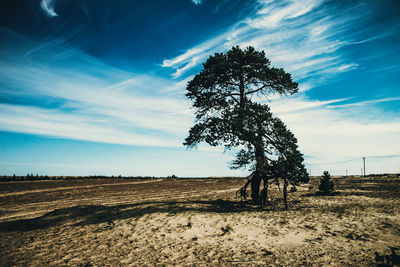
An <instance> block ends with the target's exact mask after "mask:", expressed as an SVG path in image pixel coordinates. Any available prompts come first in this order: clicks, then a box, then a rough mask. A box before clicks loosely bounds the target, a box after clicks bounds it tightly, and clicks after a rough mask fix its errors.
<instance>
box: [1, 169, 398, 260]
mask: <svg viewBox="0 0 400 267" xmlns="http://www.w3.org/2000/svg"><path fill="white" fill-rule="evenodd" d="M333 180H334V182H335V190H338V191H339V192H340V193H339V194H337V195H332V196H318V195H317V194H315V190H316V189H317V188H318V179H312V181H311V184H312V187H313V188H314V189H312V190H311V191H309V188H310V184H308V185H304V186H301V187H298V191H297V192H294V193H289V210H288V211H285V210H283V203H282V201H281V197H282V196H281V194H282V192H279V191H278V189H277V187H276V185H271V186H270V188H271V194H270V197H271V199H270V200H271V201H270V203H269V205H268V206H267V207H265V208H264V209H261V208H259V207H257V206H252V205H250V204H246V203H239V202H238V200H235V198H234V193H235V191H236V190H237V189H239V188H240V187H241V186H242V185H243V183H244V180H242V179H184V180H180V179H137V180H122V179H119V180H118V179H113V180H110V179H108V180H107V179H104V180H101V179H95V180H65V181H34V182H33V181H31V182H6V183H0V263H1V265H4V266H8V265H37V266H43V265H73V266H104V265H112V266H115V265H123V266H124V265H132V264H134V265H138V266H143V265H173V264H184V265H204V266H209V265H218V266H219V265H228V266H255V265H281V266H297V265H317V266H318V265H324V266H326V265H337V266H349V265H352V266H353V265H359V266H366V265H367V266H368V265H372V266H374V265H376V264H377V263H378V264H379V263H393V261H396V259H397V258H396V257H393V255H391V253H392V251H391V249H392V250H394V251H395V252H396V248H399V244H400V216H399V214H400V207H399V203H400V202H399V199H400V196H399V193H400V178H399V177H397V176H392V177H366V178H360V177H346V178H343V177H342V178H334V179H333ZM398 252H399V251H397V254H400V253H398ZM394 263H396V262H394Z"/></svg>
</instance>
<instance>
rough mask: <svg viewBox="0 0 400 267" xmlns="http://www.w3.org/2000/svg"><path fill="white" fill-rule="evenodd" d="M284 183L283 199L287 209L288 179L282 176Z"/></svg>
mask: <svg viewBox="0 0 400 267" xmlns="http://www.w3.org/2000/svg"><path fill="white" fill-rule="evenodd" d="M283 181H284V184H283V201H284V202H285V209H288V204H287V188H288V185H289V183H288V180H287V179H286V178H283Z"/></svg>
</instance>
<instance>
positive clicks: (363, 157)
mask: <svg viewBox="0 0 400 267" xmlns="http://www.w3.org/2000/svg"><path fill="white" fill-rule="evenodd" d="M362 159H363V162H364V177H365V157H363V158H362Z"/></svg>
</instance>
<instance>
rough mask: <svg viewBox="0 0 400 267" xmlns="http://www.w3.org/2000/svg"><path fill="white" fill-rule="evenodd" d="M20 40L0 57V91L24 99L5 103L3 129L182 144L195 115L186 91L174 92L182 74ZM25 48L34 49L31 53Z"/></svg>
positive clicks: (0, 123)
mask: <svg viewBox="0 0 400 267" xmlns="http://www.w3.org/2000/svg"><path fill="white" fill-rule="evenodd" d="M20 41H23V42H22V43H24V44H25V46H21V47H22V48H21V47H19V48H18V49H12V48H9V49H8V51H9V53H10V55H9V58H8V57H7V56H5V57H1V58H0V62H1V65H2V66H3V67H2V69H1V70H0V78H1V81H0V84H1V88H0V92H1V94H2V96H3V97H6V98H7V99H24V100H23V102H21V100H19V101H18V103H15V104H14V103H12V102H11V103H8V104H1V106H0V110H1V112H0V130H5V131H15V132H24V133H32V134H41V135H48V136H58V137H64V138H71V139H81V140H89V141H97V142H105V143H119V144H129V145H142V146H175V147H180V146H181V143H182V140H183V139H184V136H185V134H186V132H187V129H188V128H189V127H190V124H191V122H192V120H193V115H192V114H191V112H190V110H189V108H190V104H189V102H188V101H187V100H186V99H185V98H184V96H179V95H178V96H176V95H173V96H171V95H170V92H172V91H173V92H174V93H176V90H178V88H180V90H182V91H183V90H184V88H185V85H184V84H182V82H174V81H169V80H166V79H163V78H161V77H157V76H149V75H146V74H139V73H131V72H126V71H122V70H119V69H116V68H113V67H110V66H108V65H106V64H104V63H101V62H99V61H98V60H96V59H94V58H92V57H90V56H88V55H86V54H84V53H82V52H80V51H78V50H70V51H68V50H66V49H65V48H63V49H61V50H60V48H59V47H57V46H55V47H54V46H51V47H49V46H38V48H37V49H33V48H32V47H35V42H33V41H31V40H29V39H27V38H25V39H23V40H20ZM26 51H31V52H30V53H29V59H27V57H26V55H27V53H26ZM59 52H61V53H63V56H62V57H58V53H59ZM42 55H46V56H45V57H42ZM181 87H182V88H181ZM15 88H18V90H15ZM155 88H156V90H155ZM163 88H164V90H163Z"/></svg>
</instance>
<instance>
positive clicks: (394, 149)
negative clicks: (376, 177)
mask: <svg viewBox="0 0 400 267" xmlns="http://www.w3.org/2000/svg"><path fill="white" fill-rule="evenodd" d="M397 99H398V98H392V101H396V100H397ZM342 101H347V99H336V100H330V101H315V100H309V99H307V98H304V97H290V98H277V99H275V100H272V101H271V103H270V105H271V110H272V111H273V112H274V113H275V114H276V115H277V116H278V117H279V118H281V119H282V120H283V121H284V122H285V123H286V124H287V125H288V127H289V129H290V130H291V131H293V133H294V134H295V136H296V137H297V138H298V141H299V146H300V149H301V151H302V153H304V154H305V155H306V160H305V163H306V165H307V166H308V168H311V169H312V170H313V174H314V175H321V174H322V172H323V171H324V170H328V171H330V172H331V173H333V174H336V175H344V174H345V171H346V170H348V173H349V174H350V173H352V174H358V173H360V168H362V165H361V157H363V156H367V157H368V156H379V155H394V154H398V149H399V148H398V146H396V145H395V144H399V143H400V120H399V119H391V120H388V121H382V120H380V119H379V118H380V117H381V116H382V115H381V114H379V113H375V112H373V111H371V112H370V113H371V114H365V113H364V110H363V109H360V110H357V109H355V108H356V107H357V106H352V109H351V111H349V112H351V116H349V115H348V114H347V113H346V111H345V110H339V109H332V108H331V107H332V105H333V104H334V103H340V102H342ZM382 101H390V100H389V99H382ZM365 102H367V101H365ZM365 102H361V103H360V104H363V105H364V104H367V103H365ZM368 102H369V104H373V103H378V101H368ZM337 106H341V107H343V108H344V107H345V106H346V105H337ZM370 110H371V109H370ZM371 116H372V117H371ZM354 158H359V161H351V162H348V163H342V164H333V165H332V164H330V163H332V162H342V161H345V160H348V159H354ZM398 164H399V158H390V159H389V158H388V159H385V161H384V162H375V160H374V164H372V162H371V161H370V162H369V164H368V173H382V172H393V171H400V169H399V167H398Z"/></svg>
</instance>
